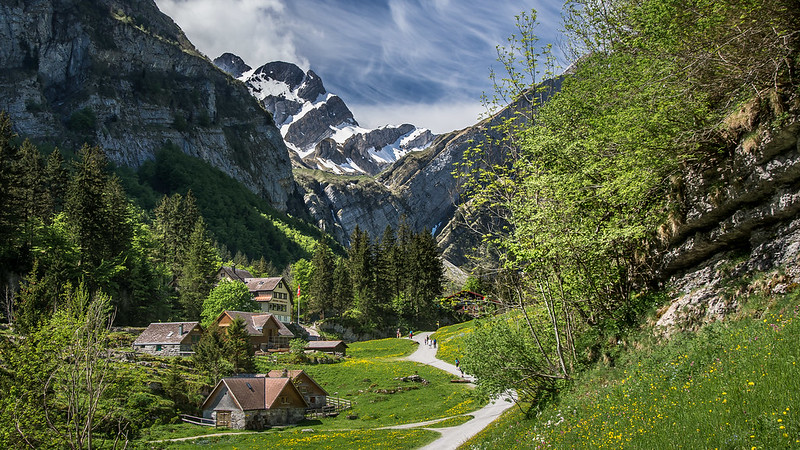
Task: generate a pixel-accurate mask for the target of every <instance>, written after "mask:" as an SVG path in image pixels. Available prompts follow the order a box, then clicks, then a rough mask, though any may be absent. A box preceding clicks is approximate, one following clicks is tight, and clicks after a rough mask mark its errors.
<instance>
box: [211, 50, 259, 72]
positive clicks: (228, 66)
mask: <svg viewBox="0 0 800 450" xmlns="http://www.w3.org/2000/svg"><path fill="white" fill-rule="evenodd" d="M214 65H216V66H217V67H219V68H220V69H222V70H223V71H225V72H227V73H228V75H230V76H232V77H233V78H239V77H240V76H242V74H243V73H245V72H248V71H250V70H253V68H252V67H250V66H248V65H247V64H245V62H244V60H243V59H242V58H240V57H238V56H236V55H234V54H233V53H223V54H222V55H220V56H218V57H217V58H215V59H214Z"/></svg>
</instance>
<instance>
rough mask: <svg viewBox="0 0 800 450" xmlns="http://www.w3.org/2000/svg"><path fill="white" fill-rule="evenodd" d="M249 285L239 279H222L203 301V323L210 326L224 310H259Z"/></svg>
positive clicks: (204, 325)
mask: <svg viewBox="0 0 800 450" xmlns="http://www.w3.org/2000/svg"><path fill="white" fill-rule="evenodd" d="M258 308H259V307H258V303H256V301H255V300H253V297H252V295H250V291H249V290H248V289H247V285H246V284H244V283H240V282H238V281H229V280H222V281H221V282H220V283H219V284H218V285H217V287H215V288H214V289H212V290H211V293H210V294H208V298H206V299H205V301H203V313H202V318H203V320H202V324H203V327H208V326H210V325H211V323H212V322H213V321H214V320H215V319H216V318H217V317H218V316H219V315H220V314H221V313H222V312H223V311H244V312H251V311H258Z"/></svg>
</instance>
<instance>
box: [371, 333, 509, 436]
mask: <svg viewBox="0 0 800 450" xmlns="http://www.w3.org/2000/svg"><path fill="white" fill-rule="evenodd" d="M431 334H432V332H424V333H420V334H418V335H416V334H415V335H414V341H416V342H418V343H419V348H417V351H415V352H414V353H412V354H411V355H409V356H407V357H406V359H408V360H409V361H415V362H418V363H422V364H427V365H429V366H433V367H436V368H437V369H441V370H444V371H445V372H449V373H452V374H453V375H456V376H461V371H460V370H459V369H458V368H457V367H456V366H454V365H452V364H450V363H448V362H445V361H442V360H441V359H438V358H436V349H435V348H432V347H431V346H428V345H425V337H426V336H430V335H431ZM464 378H466V379H472V378H471V376H469V375H465V376H464ZM512 406H514V402H513V399H512V398H511V396H510V395H504V396H502V397H500V398H498V399H495V400H494V401H492V402H491V403H489V404H488V405H486V406H484V407H483V408H481V409H479V410H477V411H473V412H471V413H469V415H471V416H473V419H472V420H470V421H468V422H466V423H463V424H461V425H458V426H455V427H447V428H425V426H426V425H430V424H431V423H436V422H439V421H441V420H434V421H429V422H422V423H411V424H405V425H398V426H392V427H386V428H388V429H406V428H424V429H428V430H432V431H436V432H438V433H441V434H442V436H441V437H440V438H439V439H437V440H435V441H433V442H431V443H430V444H428V445H427V446H425V447H422V450H450V449H456V448H458V446H459V445H461V444H463V443H464V442H466V441H467V440H468V439H469V438H471V437H472V436H475V435H476V434H478V433H479V432H480V431H482V430H483V429H484V428H486V427H487V426H489V424H490V423H492V422H494V421H495V420H496V419H497V418H498V417H500V415H501V414H503V412H504V411H506V410H507V409H509V408H511V407H512ZM442 420H446V419H442Z"/></svg>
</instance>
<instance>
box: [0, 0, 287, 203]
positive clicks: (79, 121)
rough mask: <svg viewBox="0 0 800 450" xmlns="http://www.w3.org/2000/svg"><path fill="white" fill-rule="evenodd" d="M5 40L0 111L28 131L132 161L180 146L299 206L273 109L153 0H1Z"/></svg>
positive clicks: (0, 30)
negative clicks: (199, 46)
mask: <svg viewBox="0 0 800 450" xmlns="http://www.w3.org/2000/svg"><path fill="white" fill-rule="evenodd" d="M0 42H3V45H2V48H0V110H5V111H7V112H8V113H9V114H10V116H11V118H12V121H13V123H14V126H15V131H16V132H17V133H19V134H20V135H22V136H25V137H30V138H33V139H35V140H37V141H40V142H51V143H53V144H56V145H58V146H59V147H61V148H64V149H74V148H76V147H78V146H80V145H82V144H83V143H84V142H89V143H90V144H97V145H100V146H101V147H103V148H104V149H105V150H106V152H107V155H108V157H109V159H110V160H111V161H112V162H114V163H115V164H117V165H123V166H131V167H138V166H140V165H141V164H142V163H143V162H145V161H148V160H152V159H153V158H154V155H155V153H156V152H157V151H158V150H160V149H161V148H162V147H164V146H165V144H167V143H172V144H174V145H177V146H178V147H179V148H180V149H181V150H182V151H183V152H184V153H186V154H188V155H191V156H194V157H197V158H201V159H203V160H205V161H207V162H209V163H210V164H212V165H213V166H215V167H217V168H219V169H221V170H222V171H223V172H225V173H226V174H228V175H230V176H231V177H233V178H235V179H236V180H238V181H240V182H241V183H243V184H244V185H245V186H247V187H248V189H250V190H251V191H253V192H255V193H257V194H258V195H260V196H262V197H263V198H265V199H267V200H268V201H269V203H270V204H271V205H272V206H273V207H275V208H277V209H279V210H282V211H285V210H287V209H289V208H290V206H292V205H295V206H296V205H298V204H300V202H299V201H298V197H297V191H296V186H295V183H294V179H293V177H292V171H291V161H290V158H289V155H288V152H287V150H286V146H285V144H284V143H283V140H282V139H281V135H280V132H279V131H278V129H277V128H276V126H275V124H274V122H273V121H272V118H271V117H270V115H269V114H268V113H267V112H266V111H264V109H263V108H262V107H261V105H259V103H258V102H257V101H256V100H255V99H254V98H253V97H252V96H251V95H250V92H249V91H248V89H247V87H246V86H245V85H244V84H242V83H240V82H238V81H236V80H234V79H232V78H230V77H229V76H227V74H225V73H224V72H222V71H221V70H219V69H218V68H217V67H215V66H214V64H212V63H211V61H209V60H208V59H207V58H206V57H205V56H203V55H201V54H200V53H199V52H198V51H197V50H196V49H195V47H194V46H193V45H192V44H191V43H190V42H189V40H188V39H187V38H186V36H185V35H184V34H183V32H182V31H181V29H180V28H179V27H178V26H177V25H175V23H174V22H173V21H172V19H170V18H169V17H167V16H166V15H164V14H162V13H161V12H160V11H159V10H158V8H157V7H156V5H155V3H154V2H153V0H130V1H127V0H126V1H121V0H94V1H87V0H32V1H24V2H20V1H14V0H0Z"/></svg>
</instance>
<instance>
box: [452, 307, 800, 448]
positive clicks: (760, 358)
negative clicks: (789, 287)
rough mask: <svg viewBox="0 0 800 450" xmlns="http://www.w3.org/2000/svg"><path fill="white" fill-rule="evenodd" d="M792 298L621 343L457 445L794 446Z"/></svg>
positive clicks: (799, 405) (799, 421) (799, 387)
mask: <svg viewBox="0 0 800 450" xmlns="http://www.w3.org/2000/svg"><path fill="white" fill-rule="evenodd" d="M795 297H796V296H795ZM796 305H798V302H797V299H796V298H790V299H785V300H784V301H783V306H776V307H773V308H772V309H770V310H769V312H753V313H751V314H750V315H749V317H746V318H742V319H740V320H732V321H730V322H725V323H715V324H712V325H709V326H706V327H705V328H704V329H702V330H701V331H700V332H698V333H686V334H682V335H679V336H675V337H673V338H672V339H671V340H670V341H669V342H668V343H667V344H665V345H654V346H652V347H649V348H639V349H638V350H631V351H629V352H627V353H624V354H622V355H621V357H620V358H619V359H618V361H617V363H616V364H615V367H605V366H598V367H595V368H593V369H592V370H589V371H587V372H585V373H583V374H581V375H580V376H579V378H577V379H576V380H575V382H574V383H573V385H572V387H571V388H570V389H569V390H567V391H564V392H562V393H561V395H560V396H559V398H558V399H557V400H555V401H553V402H552V403H550V404H548V405H546V406H543V407H541V408H540V410H539V411H538V412H534V413H533V414H532V416H533V417H530V418H526V417H525V415H524V414H523V413H522V412H521V410H520V409H518V408H515V409H512V410H510V411H509V413H507V414H506V415H505V416H504V417H503V418H502V419H501V420H500V421H498V422H496V423H495V424H493V426H492V427H490V428H488V429H487V430H485V431H484V432H483V433H481V434H479V435H478V436H476V437H475V438H473V439H472V440H471V441H469V442H468V443H467V444H466V446H465V447H467V448H512V447H517V448H519V447H522V448H748V449H750V448H797V447H800V411H798V409H800V367H798V366H799V365H798V360H800V345H798V335H800V317H798V315H799V314H800V307H798V306H796Z"/></svg>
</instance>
